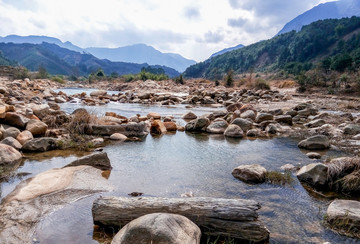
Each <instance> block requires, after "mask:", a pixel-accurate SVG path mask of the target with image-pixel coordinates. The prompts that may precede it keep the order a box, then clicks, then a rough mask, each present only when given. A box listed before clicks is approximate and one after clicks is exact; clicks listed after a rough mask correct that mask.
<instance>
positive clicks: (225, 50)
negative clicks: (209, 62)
mask: <svg viewBox="0 0 360 244" xmlns="http://www.w3.org/2000/svg"><path fill="white" fill-rule="evenodd" d="M242 47H244V45H242V44H239V45H237V46H235V47H229V48H225V49H223V50H221V51H219V52H216V53H214V54H212V55H211V56H210V58H213V57H215V56H218V55H221V54H224V53H227V52H231V51H234V50H236V49H239V48H242Z"/></svg>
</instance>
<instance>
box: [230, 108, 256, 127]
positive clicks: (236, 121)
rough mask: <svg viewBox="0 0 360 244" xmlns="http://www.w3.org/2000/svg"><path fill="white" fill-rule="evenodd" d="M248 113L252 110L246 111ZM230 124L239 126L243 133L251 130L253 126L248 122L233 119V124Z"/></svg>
mask: <svg viewBox="0 0 360 244" xmlns="http://www.w3.org/2000/svg"><path fill="white" fill-rule="evenodd" d="M248 111H252V110H248ZM231 124H234V125H237V126H239V127H240V128H241V129H242V130H243V131H248V130H249V129H251V127H252V125H253V123H251V122H250V121H249V120H247V119H242V118H236V119H234V120H233V122H231Z"/></svg>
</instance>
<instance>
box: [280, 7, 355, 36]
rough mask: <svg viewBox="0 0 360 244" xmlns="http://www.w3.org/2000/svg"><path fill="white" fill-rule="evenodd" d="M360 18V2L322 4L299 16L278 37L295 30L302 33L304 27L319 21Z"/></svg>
mask: <svg viewBox="0 0 360 244" xmlns="http://www.w3.org/2000/svg"><path fill="white" fill-rule="evenodd" d="M352 16H360V1H358V0H340V1H337V2H328V3H322V4H319V5H318V6H316V7H314V8H312V9H310V10H308V11H306V12H305V13H303V14H301V15H299V16H297V17H296V18H295V19H293V20H292V21H290V22H289V23H287V24H286V25H285V26H284V28H283V29H282V30H280V31H279V33H278V35H280V34H284V33H286V32H289V31H292V30H295V31H300V30H301V28H302V27H303V26H304V25H308V24H310V23H312V22H315V21H317V20H324V19H340V18H344V17H352Z"/></svg>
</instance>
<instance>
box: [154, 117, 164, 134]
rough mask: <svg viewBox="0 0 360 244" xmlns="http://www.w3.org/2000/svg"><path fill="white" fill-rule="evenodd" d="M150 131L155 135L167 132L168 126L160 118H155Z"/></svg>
mask: <svg viewBox="0 0 360 244" xmlns="http://www.w3.org/2000/svg"><path fill="white" fill-rule="evenodd" d="M150 133H151V134H153V135H161V134H163V133H166V127H165V125H164V124H163V122H161V121H160V120H154V121H153V122H152V123H151V127H150Z"/></svg>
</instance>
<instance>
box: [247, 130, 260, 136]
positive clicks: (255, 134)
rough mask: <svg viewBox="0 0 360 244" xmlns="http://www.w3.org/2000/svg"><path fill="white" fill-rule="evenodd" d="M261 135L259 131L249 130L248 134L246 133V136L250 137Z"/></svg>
mask: <svg viewBox="0 0 360 244" xmlns="http://www.w3.org/2000/svg"><path fill="white" fill-rule="evenodd" d="M259 135H260V131H259V130H258V129H251V130H248V132H247V133H246V136H248V137H257V136H259Z"/></svg>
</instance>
